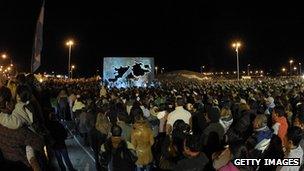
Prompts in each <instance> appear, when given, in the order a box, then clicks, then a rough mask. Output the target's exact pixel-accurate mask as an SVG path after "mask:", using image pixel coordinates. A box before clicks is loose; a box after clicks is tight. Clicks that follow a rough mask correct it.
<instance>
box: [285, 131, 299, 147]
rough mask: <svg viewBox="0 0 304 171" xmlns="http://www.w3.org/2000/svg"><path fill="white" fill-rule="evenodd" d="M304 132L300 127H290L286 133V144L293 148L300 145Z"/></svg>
mask: <svg viewBox="0 0 304 171" xmlns="http://www.w3.org/2000/svg"><path fill="white" fill-rule="evenodd" d="M302 134H303V132H302V130H301V128H300V127H297V126H292V127H289V128H288V130H287V135H286V138H287V141H286V143H287V144H285V146H286V148H288V149H291V148H293V147H298V146H299V144H300V141H301V140H302V136H303V135H302Z"/></svg>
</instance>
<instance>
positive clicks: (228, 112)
mask: <svg viewBox="0 0 304 171" xmlns="http://www.w3.org/2000/svg"><path fill="white" fill-rule="evenodd" d="M220 115H221V117H230V116H231V115H232V114H231V110H230V109H229V107H223V108H222V109H221V112H220Z"/></svg>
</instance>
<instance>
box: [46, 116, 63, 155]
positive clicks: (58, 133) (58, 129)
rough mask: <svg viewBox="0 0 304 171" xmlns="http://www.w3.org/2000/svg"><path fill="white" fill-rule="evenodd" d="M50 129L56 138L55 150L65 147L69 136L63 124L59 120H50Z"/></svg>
mask: <svg viewBox="0 0 304 171" xmlns="http://www.w3.org/2000/svg"><path fill="white" fill-rule="evenodd" d="M48 129H49V131H50V133H51V135H52V137H53V138H54V140H55V143H54V145H53V147H52V148H53V149H54V150H60V149H65V148H66V146H65V139H66V138H67V136H68V133H67V131H66V130H65V128H64V127H63V125H62V124H61V123H59V122H58V121H50V122H48Z"/></svg>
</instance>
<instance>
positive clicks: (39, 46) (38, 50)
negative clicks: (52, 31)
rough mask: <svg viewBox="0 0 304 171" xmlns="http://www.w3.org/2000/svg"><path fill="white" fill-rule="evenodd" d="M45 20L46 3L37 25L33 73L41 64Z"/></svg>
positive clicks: (32, 64) (32, 62)
mask: <svg viewBox="0 0 304 171" xmlns="http://www.w3.org/2000/svg"><path fill="white" fill-rule="evenodd" d="M43 19H44V1H43V3H42V7H41V10H40V14H39V18H38V21H37V25H36V33H35V38H34V45H33V53H32V60H31V72H32V73H33V72H35V71H36V70H37V69H38V68H39V66H40V64H41V50H42V41H43V37H42V35H43Z"/></svg>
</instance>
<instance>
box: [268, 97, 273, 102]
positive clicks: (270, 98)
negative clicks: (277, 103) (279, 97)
mask: <svg viewBox="0 0 304 171" xmlns="http://www.w3.org/2000/svg"><path fill="white" fill-rule="evenodd" d="M266 102H268V103H273V102H274V98H273V97H268V98H267V99H266Z"/></svg>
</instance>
